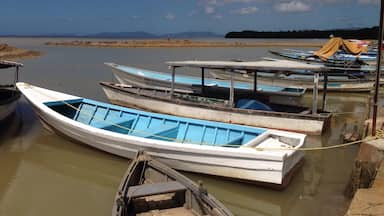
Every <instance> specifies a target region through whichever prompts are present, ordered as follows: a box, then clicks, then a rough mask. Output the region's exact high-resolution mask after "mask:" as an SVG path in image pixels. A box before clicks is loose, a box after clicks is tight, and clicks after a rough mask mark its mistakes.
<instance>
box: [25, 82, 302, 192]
mask: <svg viewBox="0 0 384 216" xmlns="http://www.w3.org/2000/svg"><path fill="white" fill-rule="evenodd" d="M23 85H24V84H19V86H20V88H22V89H23V87H22V86H23ZM28 90H29V89H23V90H21V91H22V92H23V94H24V95H26V98H27V99H28V101H29V102H30V103H31V105H32V107H33V108H34V110H35V111H36V113H37V114H38V116H39V117H40V119H41V120H42V121H43V122H44V123H45V124H46V125H48V126H49V127H51V128H52V129H53V130H54V131H56V132H58V133H59V134H61V135H64V136H66V137H69V138H71V139H72V140H76V141H78V142H81V143H84V144H87V145H89V146H92V147H94V148H97V149H100V150H103V151H105V152H109V153H111V154H114V155H118V156H121V157H125V158H129V159H132V158H134V157H135V155H136V153H137V152H138V151H146V152H147V153H148V154H149V155H151V156H153V157H155V158H157V159H159V160H160V161H161V162H163V163H165V164H166V165H168V166H170V167H172V168H175V169H178V170H184V171H189V172H196V173H203V174H208V175H216V176H222V177H227V178H231V179H236V180H241V181H251V182H261V183H266V184H269V185H271V186H272V187H276V188H283V187H285V186H287V184H288V182H289V181H290V177H291V176H292V175H291V173H292V172H293V171H294V170H295V167H297V166H298V165H300V161H301V160H302V159H303V156H304V154H303V152H302V151H292V150H290V151H288V152H289V153H288V154H285V153H281V154H280V153H277V155H280V156H276V154H274V153H272V154H271V152H270V151H269V153H268V151H267V152H266V153H264V152H263V151H257V150H255V149H249V148H223V147H214V146H200V145H190V144H185V143H183V144H178V145H175V144H177V143H172V144H169V142H165V141H160V140H151V139H145V138H141V137H132V136H128V135H123V134H116V133H114V132H111V131H106V130H102V129H98V128H94V127H91V126H88V125H85V124H81V123H80V124H79V122H76V121H74V120H72V119H69V118H67V117H65V116H62V115H60V114H58V113H57V112H55V111H53V110H52V109H50V108H48V107H47V106H45V105H44V103H41V102H36V101H35V100H33V99H32V98H33V97H34V95H33V94H34V92H32V93H31V92H28ZM44 93H45V94H49V93H50V92H44ZM54 93H55V92H54ZM52 97H53V96H52ZM64 98H65V99H73V97H64ZM270 131H271V132H270V133H273V134H275V135H288V134H293V133H289V132H283V131H273V130H270ZM296 135H297V134H295V136H296ZM298 137H300V139H301V140H302V141H301V145H302V144H303V142H304V137H305V136H304V135H302V134H301V135H298Z"/></svg>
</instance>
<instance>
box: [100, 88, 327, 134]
mask: <svg viewBox="0 0 384 216" xmlns="http://www.w3.org/2000/svg"><path fill="white" fill-rule="evenodd" d="M100 84H101V86H102V87H103V90H104V92H105V94H106V95H107V98H108V99H109V100H110V101H111V102H112V103H114V104H119V105H123V106H128V107H138V108H141V109H145V110H149V111H153V112H159V113H165V114H172V115H178V116H185V117H190V118H199V119H205V120H211V121H220V122H227V123H234V124H243V125H250V126H255V127H266V128H274V129H280V130H288V131H296V132H302V133H307V134H314V135H319V134H321V133H322V131H323V129H324V127H325V126H326V125H327V124H328V122H329V120H330V117H331V115H330V114H329V113H320V114H316V115H312V114H311V110H310V109H308V108H304V107H296V106H282V105H280V104H273V103H263V102H261V101H258V100H254V99H246V98H243V99H235V105H234V106H233V107H231V106H230V105H229V102H228V100H220V99H216V98H207V97H201V96H196V95H187V94H183V93H182V92H181V93H179V92H177V91H175V92H174V93H173V95H172V96H171V94H170V91H166V90H160V89H154V88H140V87H135V86H132V85H124V84H114V83H108V82H101V83H100ZM287 110H289V112H288V111H287Z"/></svg>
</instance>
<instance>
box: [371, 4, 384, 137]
mask: <svg viewBox="0 0 384 216" xmlns="http://www.w3.org/2000/svg"><path fill="white" fill-rule="evenodd" d="M383 4H384V0H381V4H380V26H379V39H378V43H377V44H378V45H377V46H378V50H377V52H378V53H377V57H376V58H377V63H376V80H375V95H374V96H373V116H372V136H376V120H377V119H376V118H377V101H378V95H379V85H380V64H381V48H382V45H383V13H384V9H383V8H384V6H383Z"/></svg>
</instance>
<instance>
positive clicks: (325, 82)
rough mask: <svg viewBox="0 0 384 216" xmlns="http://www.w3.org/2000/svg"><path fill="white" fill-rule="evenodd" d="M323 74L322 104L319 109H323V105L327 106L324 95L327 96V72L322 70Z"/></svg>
mask: <svg viewBox="0 0 384 216" xmlns="http://www.w3.org/2000/svg"><path fill="white" fill-rule="evenodd" d="M323 74H324V81H323V82H324V84H323V105H322V107H321V110H322V111H324V110H325V107H326V106H327V100H326V96H327V87H328V72H327V71H325V72H323Z"/></svg>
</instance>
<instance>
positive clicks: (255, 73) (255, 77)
mask: <svg viewBox="0 0 384 216" xmlns="http://www.w3.org/2000/svg"><path fill="white" fill-rule="evenodd" d="M253 91H254V92H257V71H255V72H254V73H253Z"/></svg>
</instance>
